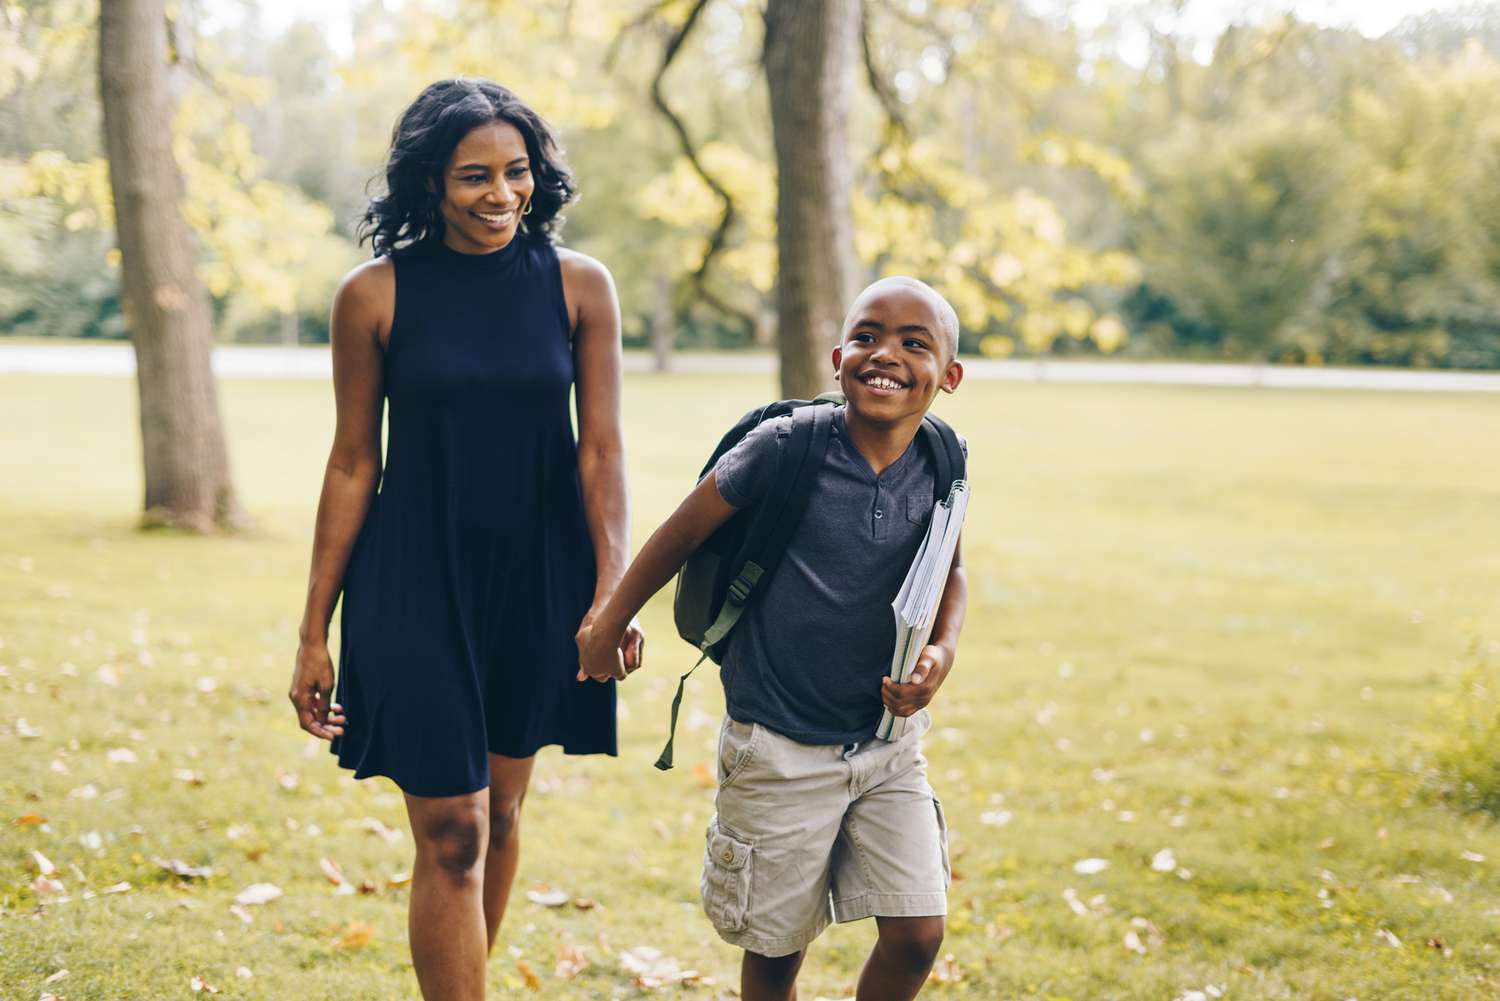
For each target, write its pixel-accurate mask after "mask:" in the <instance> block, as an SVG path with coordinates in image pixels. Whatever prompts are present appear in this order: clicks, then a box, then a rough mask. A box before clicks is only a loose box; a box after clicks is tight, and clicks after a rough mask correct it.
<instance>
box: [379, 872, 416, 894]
mask: <svg viewBox="0 0 1500 1001" xmlns="http://www.w3.org/2000/svg"><path fill="white" fill-rule="evenodd" d="M410 883H411V873H409V872H393V873H391V874H390V876H389V877H387V878H386V881H385V885H386V886H388V887H390V888H391V889H393V890H394V889H396V888H397V887H399V886H407V885H408V884H410Z"/></svg>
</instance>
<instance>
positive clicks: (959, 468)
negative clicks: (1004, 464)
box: [920, 413, 968, 501]
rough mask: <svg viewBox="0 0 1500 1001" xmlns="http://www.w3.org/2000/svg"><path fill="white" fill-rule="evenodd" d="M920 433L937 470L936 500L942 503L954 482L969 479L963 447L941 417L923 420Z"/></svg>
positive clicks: (926, 417)
mask: <svg viewBox="0 0 1500 1001" xmlns="http://www.w3.org/2000/svg"><path fill="white" fill-rule="evenodd" d="M920 433H921V435H922V439H923V441H925V442H926V443H927V448H928V450H929V451H930V452H931V453H932V459H933V463H934V465H935V466H936V469H937V475H936V476H935V477H933V490H934V492H935V493H936V494H937V497H936V500H937V501H942V500H943V499H944V498H945V497H947V496H948V492H949V491H950V490H951V489H952V488H953V481H954V480H962V479H966V478H967V466H968V462H967V460H966V458H965V456H964V450H963V446H962V445H960V444H959V442H958V434H957V432H955V431H954V430H953V429H952V428H951V427H949V426H948V424H947V422H945V421H944V420H943V419H942V418H941V417H937V416H935V415H933V414H930V413H929V414H927V415H925V416H924V417H923V418H922V430H921V432H920Z"/></svg>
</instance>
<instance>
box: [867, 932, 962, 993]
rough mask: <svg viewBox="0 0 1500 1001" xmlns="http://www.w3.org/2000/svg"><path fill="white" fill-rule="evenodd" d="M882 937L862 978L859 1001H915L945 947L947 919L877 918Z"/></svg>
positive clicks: (871, 952) (871, 953)
mask: <svg viewBox="0 0 1500 1001" xmlns="http://www.w3.org/2000/svg"><path fill="white" fill-rule="evenodd" d="M875 924H876V926H877V927H878V928H879V929H880V937H879V938H877V939H876V940H875V948H874V949H872V950H871V951H870V958H869V959H867V960H866V961H865V968H864V970H863V972H861V973H860V975H859V989H858V990H857V991H855V997H856V998H858V1001H911V999H912V998H914V997H916V996H917V991H919V990H921V989H922V985H923V984H924V983H926V982H927V974H928V973H929V972H931V970H932V964H933V963H934V962H935V961H936V960H937V956H938V950H939V949H941V948H942V946H943V919H942V918H941V917H930V918H883V917H876V919H875Z"/></svg>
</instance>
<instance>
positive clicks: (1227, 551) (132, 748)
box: [0, 376, 1500, 1001]
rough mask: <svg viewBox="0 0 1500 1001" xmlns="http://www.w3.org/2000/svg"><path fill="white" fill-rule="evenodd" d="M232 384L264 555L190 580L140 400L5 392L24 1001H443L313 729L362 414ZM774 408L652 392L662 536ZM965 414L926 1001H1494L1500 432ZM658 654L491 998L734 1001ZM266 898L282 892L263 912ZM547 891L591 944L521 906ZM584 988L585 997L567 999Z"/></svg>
mask: <svg viewBox="0 0 1500 1001" xmlns="http://www.w3.org/2000/svg"><path fill="white" fill-rule="evenodd" d="M222 389H223V399H224V405H225V407H226V410H227V419H228V424H229V428H230V431H231V434H232V459H233V462H234V466H235V471H236V475H237V479H238V483H239V486H240V490H241V493H242V496H243V498H244V500H245V502H246V504H247V506H248V507H249V508H250V509H251V511H252V512H253V513H254V514H255V516H256V517H257V519H258V526H259V527H258V528H257V529H256V530H255V531H254V532H253V533H252V534H250V535H248V536H246V537H242V538H235V539H219V538H215V539H191V538H183V537H178V536H172V535H167V534H141V533H138V532H136V531H134V530H133V529H132V522H133V518H134V516H135V511H136V508H137V506H138V502H139V493H140V486H139V472H138V469H137V465H138V451H139V445H138V439H137V433H136V427H135V422H136V416H135V405H134V396H133V394H134V384H133V383H132V382H131V381H129V380H123V379H106V378H63V377H56V378H54V377H40V376H38V377H0V427H3V428H4V429H5V430H4V431H3V432H0V484H3V487H0V761H3V762H4V763H5V764H4V768H3V769H0V804H3V811H4V812H3V816H0V820H3V824H0V998H3V999H4V1001H34V999H36V998H38V997H39V996H42V995H44V994H45V993H51V994H54V995H57V996H58V997H62V998H68V999H71V1001H84V999H88V1001H104V999H136V998H142V999H143V998H152V999H170V998H188V997H191V996H193V990H192V980H193V978H194V977H199V978H202V980H204V981H207V982H208V983H209V984H211V985H212V986H214V987H216V988H217V989H218V990H219V991H220V992H221V993H222V994H224V995H225V996H229V997H238V998H264V999H273V1001H282V999H291V998H297V999H307V1001H322V999H328V1001H333V999H339V1001H348V999H394V998H412V997H415V996H416V987H415V980H414V978H413V976H412V974H411V971H410V968H409V965H408V959H407V950H406V943H405V907H406V890H405V889H403V888H402V887H401V886H400V885H395V886H392V885H390V884H391V883H392V877H393V876H395V875H397V874H399V873H403V872H407V871H409V869H410V851H411V840H410V836H409V834H407V833H406V832H405V831H404V815H403V810H402V807H401V801H400V798H399V796H398V795H397V794H396V792H395V790H394V788H393V787H392V786H390V785H389V784H387V783H385V782H384V781H383V780H377V781H371V782H366V783H358V784H356V783H354V782H353V781H351V780H349V779H348V778H346V777H344V775H343V774H342V773H340V772H339V771H338V770H337V769H336V767H335V766H334V764H333V762H332V761H331V760H330V758H329V757H328V756H327V754H326V753H324V752H323V751H322V750H321V749H320V747H318V746H314V744H313V743H312V742H311V741H310V739H309V738H307V737H306V736H305V735H303V734H302V733H301V732H300V731H299V730H298V729H297V727H296V725H295V721H294V719H293V714H292V712H291V710H290V708H289V707H288V705H287V704H286V701H285V697H284V694H283V693H284V691H285V685H286V681H287V678H288V672H289V670H290V665H291V658H292V653H293V650H294V647H295V633H296V623H297V618H298V616H299V615H300V605H301V592H302V588H303V582H304V577H305V573H306V560H307V550H308V544H309V539H310V535H311V527H312V510H313V504H314V501H315V498H316V494H317V487H318V482H319V478H320V475H321V468H322V463H323V459H324V456H325V450H326V447H327V444H328V440H329V433H330V423H331V421H330V417H331V414H330V409H331V408H330V400H329V391H328V390H327V388H326V387H325V386H322V385H320V384H317V383H309V382H286V383H275V382H256V381H242V382H228V383H225V384H223V386H222ZM770 393H771V386H770V384H769V382H768V381H767V380H765V379H763V378H761V377H758V376H757V377H747V378H739V379H735V378H732V377H721V376H715V377H690V376H675V377H649V376H640V377H632V378H631V379H630V380H629V382H628V384H627V396H626V399H627V422H628V435H629V444H630V449H631V451H630V460H631V470H632V474H631V475H632V481H631V483H632V495H633V498H634V516H635V522H636V524H635V528H636V539H637V541H639V540H640V539H642V538H644V536H645V533H646V532H647V531H648V530H649V528H650V527H651V526H653V525H654V524H655V523H656V522H657V521H658V520H659V519H660V518H661V517H662V516H663V515H664V514H665V512H666V511H667V510H668V509H669V508H670V506H671V505H672V504H674V503H675V502H676V500H677V499H678V498H679V496H680V495H681V494H682V493H683V491H685V490H686V489H687V487H688V486H689V485H690V484H691V482H692V479H693V475H694V474H695V473H696V471H697V468H698V466H699V464H700V463H701V461H702V459H703V456H704V455H705V454H706V453H707V451H708V449H709V448H710V446H711V444H712V442H713V441H714V440H715V439H716V437H717V435H718V434H719V432H720V431H721V430H722V429H723V428H724V427H725V426H727V425H728V423H729V422H730V421H731V420H732V419H733V418H734V417H737V416H738V415H739V414H740V413H741V412H742V410H744V409H745V408H747V407H748V406H750V405H751V404H752V403H754V402H756V401H758V400H761V399H764V398H767V397H768V395H769V394H770ZM940 410H941V412H942V413H943V414H944V415H945V416H947V417H948V418H949V419H951V420H952V421H953V422H954V423H955V424H956V425H957V426H958V427H959V428H960V429H961V430H962V431H964V432H965V433H966V434H967V435H968V437H969V439H970V442H971V447H972V452H973V462H972V467H973V468H972V479H973V480H974V483H975V493H974V501H973V504H972V505H971V508H970V515H969V523H968V531H967V532H966V538H965V549H966V553H967V558H968V561H969V565H970V580H971V592H972V593H971V599H970V610H969V625H968V628H967V629H966V631H965V634H964V638H963V642H962V645H961V647H960V653H959V664H958V667H957V669H956V671H955V673H954V675H953V677H952V679H951V681H950V682H949V684H948V685H947V686H946V687H945V688H944V690H943V691H942V692H941V693H940V695H939V697H938V700H937V701H936V702H935V703H934V705H933V710H934V716H935V719H936V725H935V727H934V730H933V733H932V734H931V735H930V736H929V738H928V743H927V753H928V757H929V759H930V761H931V767H932V778H933V783H934V785H935V786H936V788H937V790H938V793H939V795H940V796H942V798H943V801H944V806H945V810H946V812H947V815H948V818H949V821H950V824H951V825H952V827H953V853H954V866H955V870H956V874H955V882H954V884H953V889H952V892H951V895H950V904H951V914H950V919H949V925H948V928H949V931H948V939H947V943H946V946H945V951H947V952H950V953H951V960H949V961H946V962H945V963H944V964H943V968H942V974H943V976H942V977H941V979H940V982H934V983H933V984H932V985H931V987H930V988H929V993H930V995H931V996H933V997H938V998H941V997H954V998H983V999H990V998H997V999H998V998H1006V999H1009V998H1017V999H1021V998H1024V999H1036V1001H1042V999H1046V1001H1060V999H1077V1001H1084V999H1088V1001H1092V999H1106V998H1109V999H1141V1001H1146V999H1151V1001H1171V999H1174V998H1179V997H1184V996H1194V995H1191V994H1189V992H1192V991H1201V992H1204V996H1206V997H1218V996H1220V995H1219V994H1215V993H1213V991H1219V992H1221V994H1222V996H1223V997H1225V998H1231V999H1251V998H1256V999H1259V998H1295V999H1299V1001H1300V999H1311V1001H1318V999H1327V1001H1345V999H1349V998H1357V999H1359V1001H1373V999H1397V998H1410V999H1422V1001H1431V999H1465V1001H1467V999H1475V998H1487V997H1495V996H1500V937H1497V931H1500V903H1497V901H1500V832H1497V829H1496V827H1495V825H1494V823H1493V822H1492V821H1490V820H1489V819H1488V818H1486V817H1484V816H1483V815H1477V814H1466V813H1462V812H1459V811H1457V810H1455V809H1452V808H1450V807H1448V806H1445V805H1444V804H1443V803H1441V802H1440V801H1438V800H1437V799H1435V798H1434V797H1433V796H1432V795H1430V794H1428V793H1427V792H1425V791H1424V784H1423V781H1422V779H1423V775H1424V774H1425V772H1426V771H1427V769H1428V766H1427V764H1426V763H1427V762H1429V761H1431V760H1432V754H1433V747H1434V743H1435V742H1441V740H1442V739H1443V738H1444V730H1445V729H1446V728H1449V727H1451V722H1450V720H1451V717H1450V716H1445V715H1444V714H1443V713H1442V712H1441V711H1440V710H1439V709H1437V708H1436V706H1437V705H1438V704H1439V702H1440V700H1441V699H1442V698H1444V697H1450V698H1451V697H1462V696H1463V694H1464V693H1463V688H1462V684H1463V683H1462V681H1461V678H1462V677H1463V675H1464V673H1465V672H1466V671H1472V670H1474V669H1476V668H1479V669H1484V670H1489V669H1494V668H1496V667H1500V546H1497V545H1496V542H1497V536H1500V463H1496V462H1495V461H1494V457H1495V454H1496V446H1495V443H1496V441H1497V440H1500V401H1497V400H1495V399H1494V398H1491V397H1483V396H1460V395H1452V396H1445V395H1416V394H1399V395H1397V394H1390V395H1385V394H1375V393H1354V392H1340V393H1322V392H1295V391H1280V392H1277V391H1254V390H1233V391H1229V390H1197V389H1182V388H1150V387H1116V388H1101V387H1086V386H1057V385H1048V386H1033V385H1017V384H1010V383H998V382H981V381H977V380H976V381H973V382H971V383H969V384H967V385H965V386H964V387H963V390H962V391H961V392H960V393H959V394H958V395H957V396H956V397H954V398H952V399H945V400H943V402H942V404H941V406H940ZM646 625H647V627H648V629H649V630H650V634H651V635H652V636H653V637H654V642H653V644H652V650H653V651H654V656H653V658H652V663H650V665H649V666H648V669H647V670H646V671H645V672H644V673H643V674H640V675H637V676H635V677H634V678H633V679H632V680H631V681H630V682H629V683H628V684H627V685H626V686H625V687H624V688H623V689H622V693H621V694H622V704H623V705H622V722H621V729H622V747H621V755H620V757H619V759H618V760H607V759H566V758H564V757H562V756H561V755H560V754H557V753H555V752H544V753H543V754H542V755H541V757H540V759H539V763H538V765H537V771H536V781H535V785H534V787H533V791H532V796H531V798H530V799H529V800H528V802H527V808H526V837H525V847H524V851H523V858H522V865H521V877H520V880H519V884H518V894H517V897H516V899H515V902H514V903H513V905H512V910H511V913H510V915H509V917H508V920H507V923H506V926H505V928H504V930H503V931H502V942H501V944H500V945H499V947H497V949H496V954H495V956H494V958H493V960H492V962H491V967H490V969H491V973H490V977H491V983H492V987H493V989H494V992H495V996H511V995H512V994H517V995H524V994H525V993H526V991H527V987H528V983H529V982H530V984H531V985H533V986H535V988H536V989H537V991H538V994H537V996H541V997H546V998H614V997H625V998H629V997H636V996H639V995H640V994H641V993H642V991H641V988H639V987H638V986H636V985H635V983H634V982H633V977H632V974H631V973H630V972H628V971H627V970H626V968H625V967H624V966H623V965H622V960H621V954H622V953H624V952H625V951H626V950H630V949H634V948H637V947H641V946H650V947H654V948H657V949H660V950H662V951H663V952H664V953H666V954H667V955H668V956H670V957H673V958H675V959H676V960H678V961H679V962H680V964H681V965H682V967H683V968H689V969H692V970H696V971H698V973H699V974H701V976H702V978H703V980H702V982H700V983H698V984H693V985H686V986H681V987H676V988H670V989H668V990H667V991H665V992H664V993H671V994H673V995H674V996H678V997H682V998H699V999H710V998H719V997H731V996H733V994H732V991H731V988H733V987H734V986H735V985H736V984H737V964H738V955H737V953H736V952H735V951H734V950H732V949H731V948H729V947H728V946H726V945H724V944H723V943H721V942H720V941H719V940H718V939H717V937H716V936H715V935H714V934H713V932H712V930H711V929H710V927H709V925H708V924H707V921H706V919H705V918H703V917H702V915H701V914H700V912H699V907H698V901H697V880H698V863H699V857H700V853H701V851H702V832H703V828H704V825H705V824H706V822H707V819H708V815H709V812H710V810H711V808H712V797H713V789H712V788H711V784H712V780H711V778H710V776H711V772H712V760H713V753H714V749H713V741H714V738H715V735H716V732H717V717H718V713H719V710H720V707H721V701H720V696H719V693H718V692H717V690H716V687H717V686H716V684H715V683H714V679H713V678H712V676H711V675H709V674H708V673H707V672H704V673H703V675H702V676H701V677H699V678H696V679H695V683H694V685H693V686H692V687H691V688H690V692H689V701H688V706H687V708H686V710H685V714H686V715H685V719H686V726H685V732H684V733H683V734H682V735H681V736H680V737H679V748H678V761H679V763H680V764H679V767H678V768H677V770H675V771H673V772H671V773H669V774H661V773H658V772H656V771H654V770H653V769H652V768H651V761H652V760H653V759H654V756H655V753H656V751H657V749H658V747H659V745H660V742H661V740H662V738H663V736H664V727H665V720H666V711H667V700H668V698H669V697H670V693H671V687H672V685H673V684H674V683H675V680H676V675H677V674H678V673H679V672H680V670H682V669H685V668H686V667H687V666H688V665H689V664H690V663H691V657H690V655H689V654H690V651H689V650H688V648H687V647H686V646H685V645H683V644H681V643H680V642H678V641H677V640H676V639H675V635H674V634H673V632H672V630H671V626H670V621H669V617H668V604H667V601H666V600H665V596H663V597H662V598H660V599H658V600H657V601H656V602H655V603H653V605H652V606H651V607H650V608H649V610H648V615H647V618H646ZM34 853H40V855H41V856H42V857H43V858H44V859H45V860H46V861H47V862H48V863H50V864H51V865H52V866H53V867H55V870H56V871H55V873H54V874H53V875H52V876H50V877H48V879H50V880H52V881H53V883H52V884H48V883H47V882H45V881H43V882H38V866H39V864H40V863H39V860H38V859H37V856H36V854H34ZM324 859H327V860H329V862H331V863H334V864H336V865H337V866H338V867H340V869H341V870H342V873H343V875H344V876H345V877H346V878H347V880H348V882H349V885H350V886H354V887H357V886H359V885H360V884H362V883H365V882H366V881H368V885H367V888H368V889H370V890H371V891H373V892H355V893H347V892H341V891H340V889H339V888H338V887H336V886H335V885H334V884H333V883H332V882H330V880H329V878H328V877H327V876H325V874H324V871H323V866H322V865H321V860H324ZM1086 859H1097V860H1103V862H1104V863H1107V865H1106V866H1104V867H1103V868H1102V869H1100V866H1099V864H1098V863H1095V864H1094V865H1091V866H1085V867H1083V868H1084V870H1085V871H1082V872H1081V871H1078V870H1075V863H1078V862H1080V861H1082V860H1086ZM171 860H176V861H177V862H180V863H183V864H184V865H186V866H203V867H210V868H211V870H212V873H211V875H209V876H207V877H206V878H185V877H182V876H179V875H175V874H173V873H170V872H168V871H167V870H166V869H165V868H163V867H162V865H161V864H160V863H161V861H171ZM1096 869H1097V870H1099V871H1092V870H1096ZM395 882H396V883H397V884H399V882H400V880H399V879H397V880H395ZM256 883H270V884H274V885H275V886H277V887H278V888H280V889H281V890H282V891H284V895H283V896H281V897H280V898H279V899H276V900H273V901H270V902H269V903H264V904H260V905H249V906H243V907H235V908H232V906H231V905H233V903H234V899H235V897H236V895H238V894H240V893H241V891H243V890H245V889H246V888H247V887H248V886H250V885H251V884H256ZM57 884H60V888H59V886H58V885H57ZM120 884H128V886H129V888H128V889H125V888H122V887H121V886H120ZM542 884H545V885H546V886H547V887H551V888H556V889H560V890H562V891H564V892H565V893H566V894H567V896H568V898H569V899H570V900H571V899H573V898H578V899H582V900H587V901H593V902H595V904H596V906H593V907H590V908H587V909H580V908H577V907H574V906H572V905H571V904H569V905H567V906H564V907H561V908H548V907H544V906H541V905H539V904H537V903H534V902H531V901H529V900H528V899H527V898H526V896H525V891H526V890H528V889H535V888H537V887H538V886H539V885H542ZM110 888H116V890H117V892H108V890H109V889H110ZM60 896H65V897H66V898H67V899H66V900H65V901H64V900H60V899H59V897H60ZM873 934H874V928H873V925H872V924H871V923H869V922H863V923H858V924H854V925H849V926H841V927H836V928H834V929H831V930H830V931H829V932H828V933H827V934H826V935H825V936H824V937H823V938H822V939H820V940H819V941H818V942H817V943H816V944H815V945H814V946H813V948H812V951H811V955H810V958H809V960H808V963H807V966H806V968H805V972H804V975H803V979H802V997H803V998H805V999H808V1001H811V999H814V998H817V997H820V996H821V997H824V998H846V997H849V996H850V995H852V993H853V983H854V980H855V978H856V976H857V973H858V969H859V965H860V963H861V962H862V960H863V957H864V954H865V951H866V950H867V948H868V946H869V944H870V942H871V941H872V939H873ZM560 949H571V950H577V951H578V952H580V953H581V954H582V956H583V957H584V958H585V960H586V961H587V963H588V965H587V967H586V968H585V969H583V970H582V972H579V973H577V974H576V975H573V976H571V978H568V977H563V976H560V975H559V974H558V973H557V972H556V970H555V967H556V965H557V960H558V955H559V950H560ZM241 968H243V969H241ZM62 970H66V971H68V973H67V975H66V976H63V977H61V978H59V979H56V980H53V981H52V982H50V983H49V982H48V978H49V977H52V976H54V975H55V974H57V973H58V972H59V971H62ZM237 971H238V972H237ZM247 974H248V975H247ZM532 978H535V979H534V980H533V979H532Z"/></svg>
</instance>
